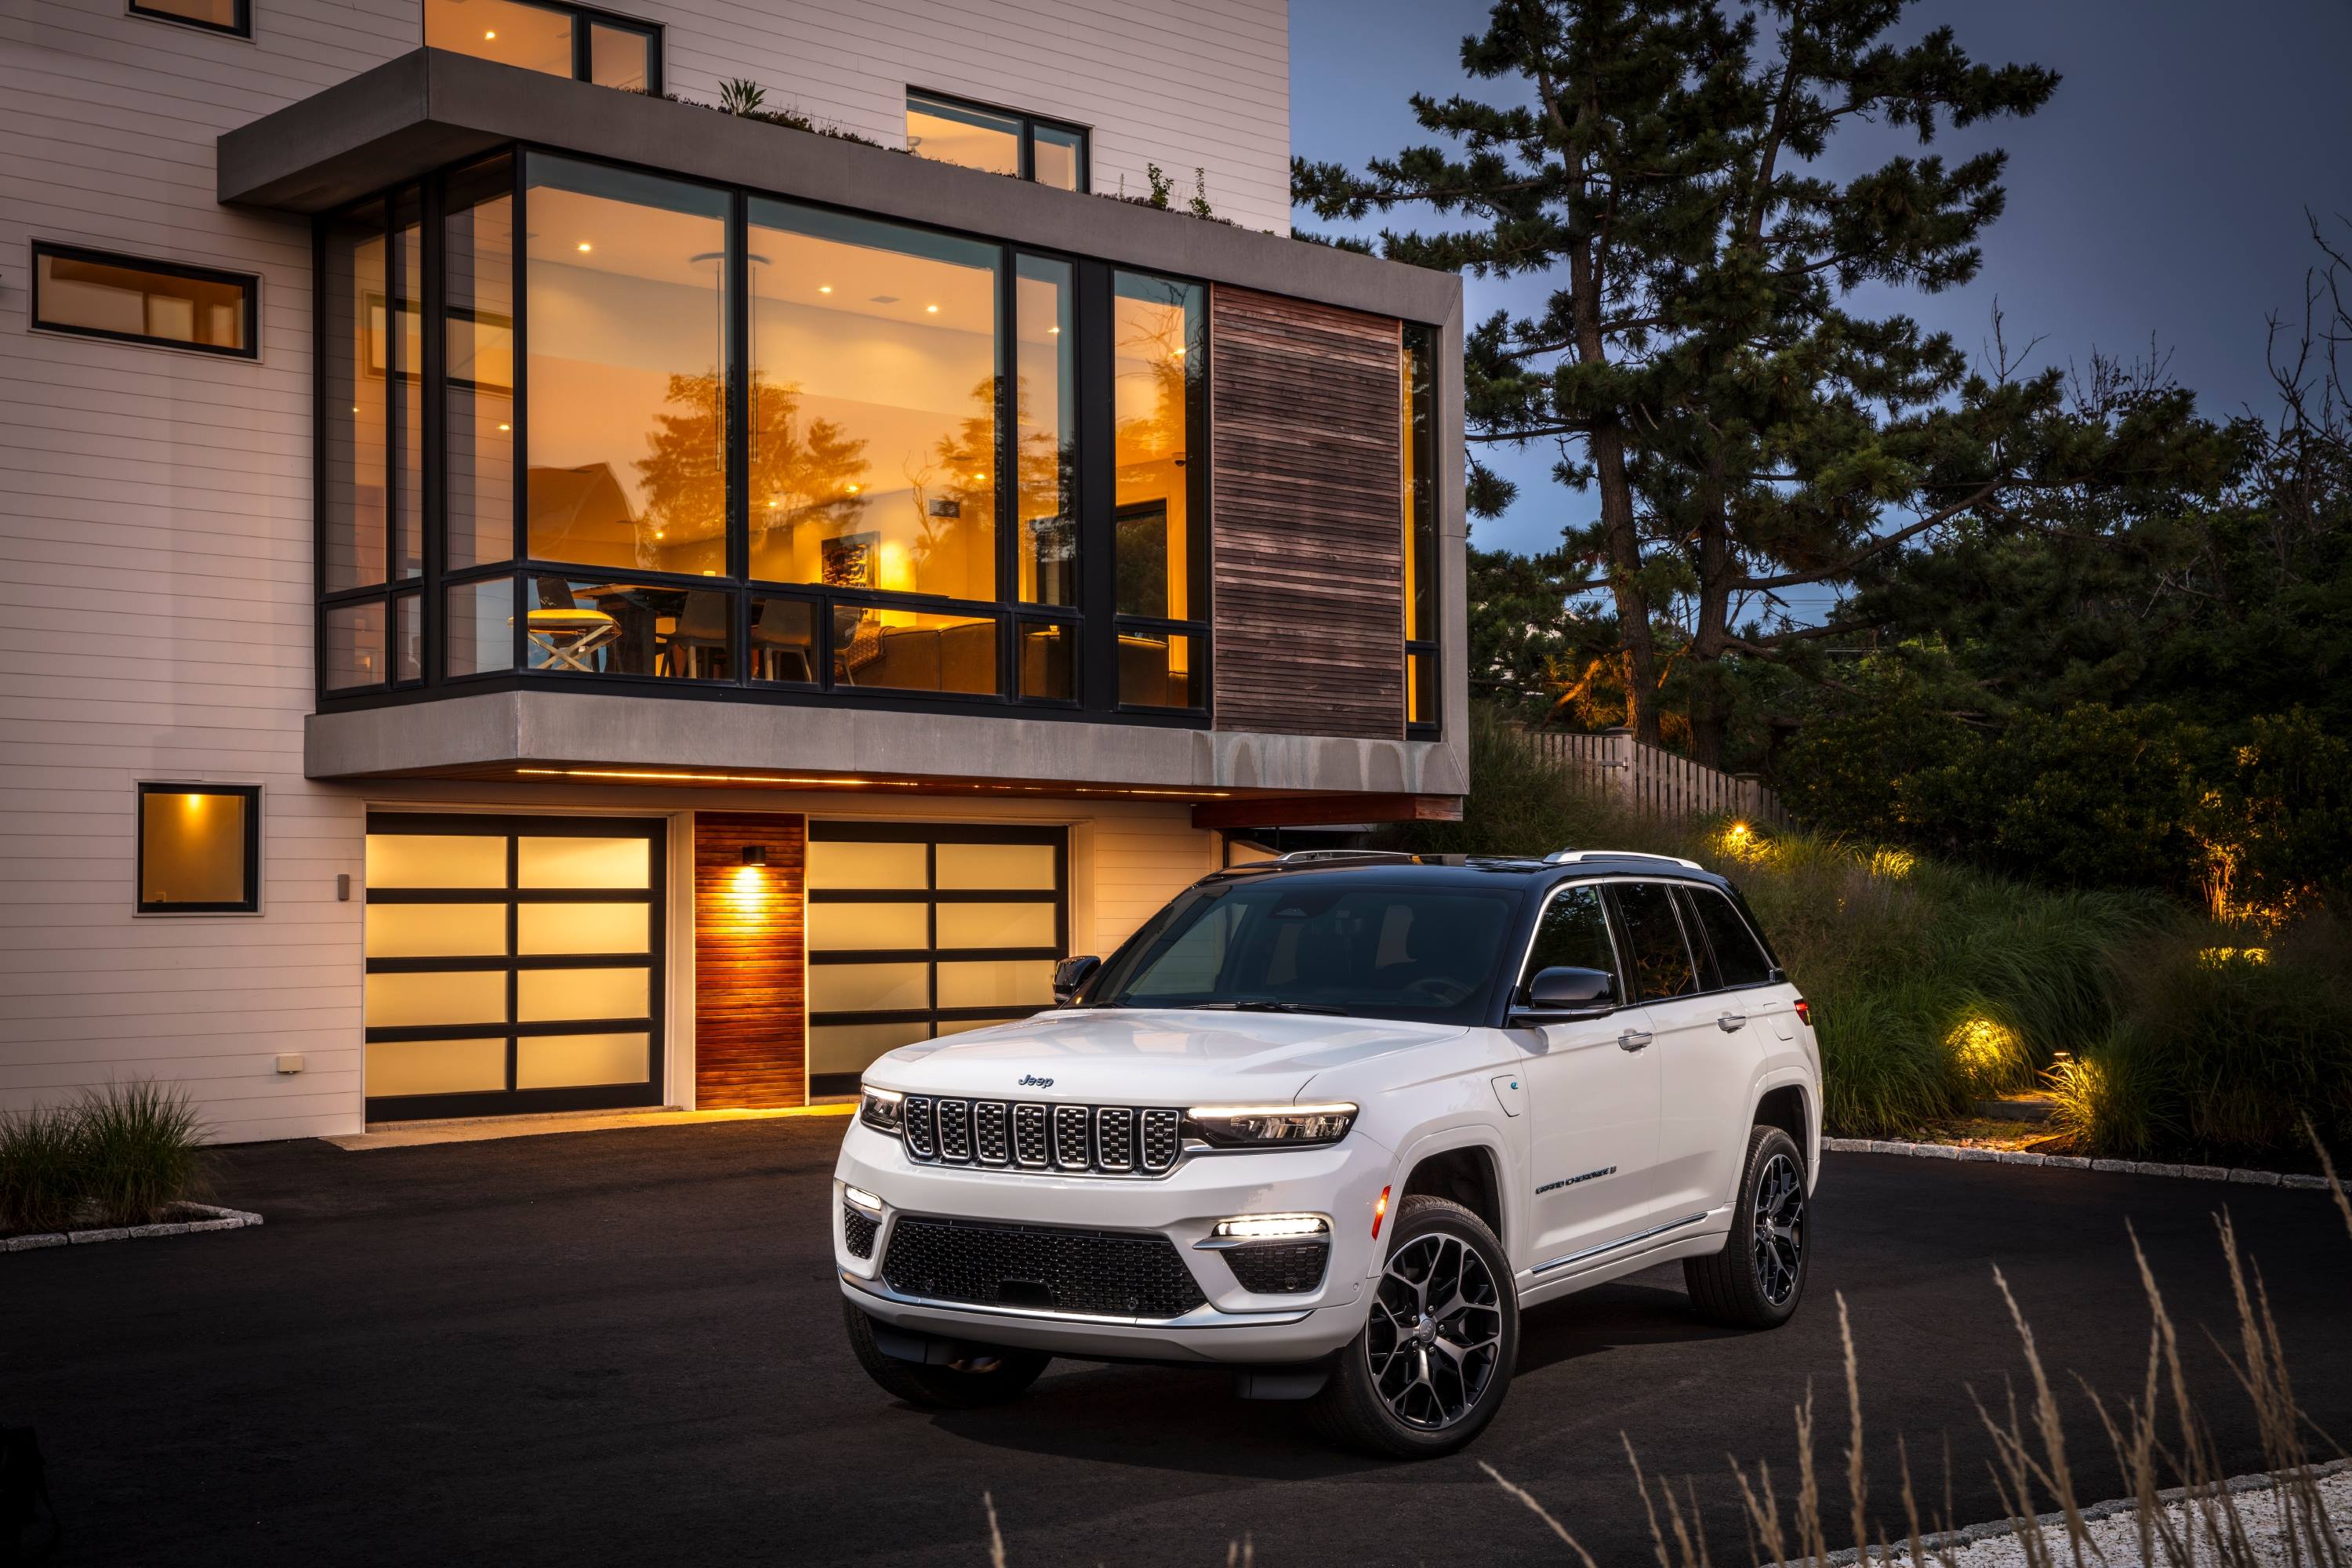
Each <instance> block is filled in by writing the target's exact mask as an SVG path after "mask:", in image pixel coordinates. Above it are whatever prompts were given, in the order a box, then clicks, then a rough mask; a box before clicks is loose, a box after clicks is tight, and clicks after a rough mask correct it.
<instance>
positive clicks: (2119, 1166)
mask: <svg viewBox="0 0 2352 1568" xmlns="http://www.w3.org/2000/svg"><path fill="white" fill-rule="evenodd" d="M1822 1149H1823V1150H1824V1151H1825V1152H1831V1153H1838V1154H1904V1155H1908V1156H1909V1157H1910V1158H1912V1159H1915V1160H1979V1161H1989V1162H1990V1163H1994V1164H2000V1165H2049V1166H2053V1167H2054V1168H2057V1169H2061V1170H2068V1171H2111V1172H2116V1173H2120V1174H2123V1175H2127V1176H2178V1177H2181V1178H2184V1179H2186V1180H2188V1181H2192V1182H2235V1183H2237V1184H2240V1185H2241V1186H2249V1187H2294V1188H2296V1189H2298V1190H2301V1191H2305V1192H2315V1193H2324V1192H2326V1190H2327V1178H2326V1177H2325V1176H2295V1175H2287V1174H2284V1173H2281V1172H2278V1171H2240V1170H2231V1169H2228V1168H2225V1167H2223V1166H2221V1165H2168V1164H2164V1163H2158V1162H2156V1161H2144V1160H2085V1159H2081V1158H2078V1157H2076V1156H2074V1155H2072V1154H2036V1153H2034V1152H2032V1151H2031V1150H2026V1149H1969V1148H1964V1147H1962V1146H1961V1145H1959V1144H1957V1143H1906V1142H1898V1141H1895V1140H1894V1139H1879V1138H1824V1139H1822Z"/></svg>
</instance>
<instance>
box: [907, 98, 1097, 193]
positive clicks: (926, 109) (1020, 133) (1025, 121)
mask: <svg viewBox="0 0 2352 1568" xmlns="http://www.w3.org/2000/svg"><path fill="white" fill-rule="evenodd" d="M907 151H908V152H909V153H914V154H916V155H917V156H919V157H923V158H936V159H938V160H939V161H940V163H961V164H962V165H963V166H964V167H965V168H967V169H985V170H987V171H988V172H989V173H990V174H1012V175H1014V176H1016V177H1018V178H1020V179H1024V180H1034V181H1036V182H1037V183H1038V184H1041V185H1052V186H1054V187H1055V189H1057V190H1064V191H1083V190H1085V189H1086V188H1087V133H1086V132H1085V131H1084V130H1083V129H1081V128H1080V127H1078V126H1076V125H1064V124H1060V123H1057V122H1056V121H1051V120H1040V119H1038V118H1037V117H1036V116H1035V115H1033V114H1018V113H1014V112H1013V111H1011V110H1001V109H988V108H983V107H982V105H980V104H976V103H965V102H962V101H961V100H957V99H952V98H943V97H941V96H940V94H938V93H934V92H916V91H914V90H912V89H908V93H907Z"/></svg>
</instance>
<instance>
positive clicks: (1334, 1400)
mask: <svg viewBox="0 0 2352 1568" xmlns="http://www.w3.org/2000/svg"><path fill="white" fill-rule="evenodd" d="M1518 1352H1519V1303H1518V1295H1517V1289H1516V1288H1515V1287H1514V1285H1513V1283H1512V1279H1511V1265H1510V1260H1509V1259H1508V1258H1507V1257H1505V1256H1504V1253H1503V1244H1502V1243H1501V1242H1499V1241H1496V1239H1495V1233H1494V1232H1493V1231H1491V1230H1488V1229H1487V1228H1486V1222H1485V1221H1483V1220H1481V1219H1480V1218H1479V1217H1478V1216H1477V1215H1475V1214H1472V1213H1471V1212H1470V1211H1469V1210H1468V1209H1466V1208H1464V1207H1463V1206H1462V1205H1460V1204H1457V1203H1454V1202H1451V1201H1449V1200H1447V1199H1445V1198H1440V1197H1431V1196H1427V1195H1424V1194H1414V1195H1412V1196H1411V1197H1408V1198H1406V1199H1405V1200H1404V1202H1403V1203H1402V1204H1400V1205H1397V1217H1396V1230H1395V1233H1394V1235H1393V1237H1391V1241H1390V1244H1389V1258H1388V1265H1387V1267H1386V1268H1384V1269H1383V1270H1382V1271H1381V1278H1380V1283H1379V1285H1378V1286H1377V1287H1375V1289H1374V1290H1373V1292H1372V1305H1371V1311H1370V1316H1369V1317H1367V1318H1366V1319H1365V1321H1364V1326H1363V1328H1362V1329H1361V1330H1360V1331H1359V1332H1358V1333H1357V1335H1356V1337H1355V1338H1354V1339H1353V1340H1351V1341H1349V1343H1348V1347H1347V1348H1346V1349H1345V1350H1343V1351H1341V1352H1339V1364H1338V1365H1337V1366H1336V1367H1334V1368H1333V1369H1332V1372H1331V1378H1330V1381H1329V1382H1328V1383H1327V1384H1324V1385H1323V1391H1322V1392H1321V1393H1320V1394H1317V1395H1316V1396H1315V1399H1314V1400H1313V1402H1312V1403H1311V1404H1309V1405H1308V1406H1307V1415H1308V1418H1309V1419H1310V1420H1312V1421H1313V1422H1314V1423H1315V1425H1316V1426H1317V1427H1318V1429H1319V1430H1320V1431H1321V1432H1322V1433H1323V1435H1324V1436H1326V1437H1328V1438H1329V1439H1331V1440H1332V1441H1333V1442H1336V1443H1339V1444H1342V1445H1344V1446H1346V1447H1350V1448H1359V1449H1362V1450H1364V1451H1366V1452H1369V1453H1373V1454H1380V1455H1384V1456H1387V1457H1389V1458H1399V1459H1433V1458H1437V1457H1439V1456H1440V1455H1444V1454H1451V1453H1453V1452H1454V1451H1455V1450H1456V1449H1458V1448H1460V1447H1463V1446H1464V1445H1465V1444H1467V1443H1468V1442H1469V1441H1470V1440H1471V1439H1472V1438H1473V1437H1475V1436H1477V1435H1478V1434H1479V1433H1480V1432H1482V1431H1484V1430H1486V1424H1487V1423H1488V1422H1490V1421H1492V1420H1493V1419H1494V1418H1495V1413H1496V1411H1497V1410H1500V1409H1501V1408H1502V1407H1503V1395H1504V1394H1505V1393H1506V1392H1507V1390H1508V1389H1509V1388H1510V1384H1511V1366H1512V1363H1514V1362H1515V1361H1516V1360H1517V1357H1518Z"/></svg>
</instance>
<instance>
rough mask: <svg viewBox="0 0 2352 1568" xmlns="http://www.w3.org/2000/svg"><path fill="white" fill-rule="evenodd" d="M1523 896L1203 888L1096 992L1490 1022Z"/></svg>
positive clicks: (1137, 1000) (1328, 882)
mask: <svg viewBox="0 0 2352 1568" xmlns="http://www.w3.org/2000/svg"><path fill="white" fill-rule="evenodd" d="M1523 897H1524V895H1523V894H1522V893H1520V892H1519V891H1517V889H1505V888H1492V889H1487V888H1446V887H1433V886H1429V885H1426V884H1423V885H1421V886H1413V885H1410V884H1402V883H1396V882H1382V881H1380V880H1378V879H1368V878H1365V877H1362V876H1360V875H1349V876H1338V877H1297V876H1284V877H1270V878H1267V879H1265V880H1263V881H1250V882H1227V883H1219V884H1214V885H1212V886H1209V887H1205V888H1195V889H1192V890H1191V891H1189V892H1187V893H1184V894H1182V895H1181V896H1180V897H1179V898H1178V899H1177V900H1176V901H1175V902H1174V903H1172V904H1171V905H1169V907H1168V908H1167V909H1166V910H1163V911H1161V912H1160V915H1158V916H1156V917H1155V918H1154V919H1153V921H1151V923H1150V924H1149V925H1147V926H1146V927H1145V928H1144V929H1143V931H1140V932H1139V933H1138V934H1137V937H1136V939H1135V940H1134V941H1133V942H1130V943H1129V944H1128V946H1127V947H1125V948H1123V949H1122V950H1121V951H1120V952H1118V954H1117V955H1115V956H1114V957H1113V958H1112V960H1111V963H1110V964H1109V967H1108V970H1107V971H1106V973H1105V974H1104V976H1103V978H1102V981H1101V983H1100V984H1097V985H1096V986H1095V987H1094V988H1093V989H1092V990H1091V992H1090V993H1089V994H1088V997H1087V1001H1088V1005H1093V1006H1098V1007H1099V1006H1112V1007H1209V1008H1234V1009H1236V1010H1252V1011H1266V1012H1302V1013H1337V1014H1345V1015H1349V1016H1356V1017H1366V1018H1402V1019H1410V1020H1413V1021H1417V1022H1428V1023H1444V1024H1471V1023H1477V1022H1481V1021H1483V1020H1484V1018H1485V1016H1486V1003H1487V998H1488V996H1489V995H1490V994H1491V993H1492V991H1493V989H1494V985H1495V976H1496V970H1497V968H1498V967H1499V965H1498V963H1497V960H1498V958H1499V957H1500V955H1501V952H1502V949H1503V944H1504V942H1505V940H1506V938H1507V936H1508V934H1509V932H1510V929H1511V922H1512V918H1513V916H1514V915H1515V914H1516V913H1517V910H1518V908H1519V904H1520V902H1521V900H1522V898H1523Z"/></svg>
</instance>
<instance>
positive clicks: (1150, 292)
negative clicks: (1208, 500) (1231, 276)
mask: <svg viewBox="0 0 2352 1568" xmlns="http://www.w3.org/2000/svg"><path fill="white" fill-rule="evenodd" d="M1112 293H1113V298H1112V301H1111V335H1112V344H1111V353H1112V356H1113V358H1112V370H1111V373H1112V393H1111V446H1112V450H1111V458H1112V465H1113V468H1114V469H1115V470H1116V476H1115V479H1114V495H1113V508H1114V510H1113V512H1112V522H1113V531H1114V537H1113V540H1112V546H1111V553H1112V570H1113V575H1114V578H1115V584H1116V586H1115V591H1114V594H1113V605H1112V607H1113V609H1114V610H1115V611H1116V612H1117V616H1118V618H1117V622H1116V624H1117V626H1118V700H1119V703H1120V705H1121V706H1122V707H1134V708H1201V707H1203V706H1205V705H1206V704H1207V702H1208V690H1207V681H1206V674H1207V672H1206V670H1205V669H1204V668H1203V661H1202V658H1200V654H1201V651H1202V649H1203V648H1205V647H1207V643H1208V627H1207V626H1206V625H1205V624H1203V622H1204V620H1205V617H1206V614H1207V610H1208V593H1207V584H1208V551H1207V549H1206V548H1205V535H1206V529H1205V527H1204V522H1205V515H1204V514H1205V511H1206V508H1205V507H1204V506H1203V505H1202V475H1203V473H1204V472H1205V470H1206V468H1207V464H1206V461H1205V459H1206V458H1207V455H1208V454H1207V451H1206V449H1205V447H1204V444H1203V442H1202V434H1203V431H1204V426H1205V425H1206V423H1207V421H1206V417H1205V404H1206V402H1207V389H1208V321H1207V314H1208V312H1207V310H1206V304H1207V301H1206V299H1205V295H1206V293H1207V290H1205V289H1202V287H1201V286H1200V285H1199V284H1197V283H1178V282H1172V281H1171V280H1169V279H1164V278H1149V277H1145V276H1143V275H1142V274H1140V273H1133V272H1121V273H1119V274H1118V277H1117V279H1116V282H1115V285H1114V288H1113V290H1112Z"/></svg>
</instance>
